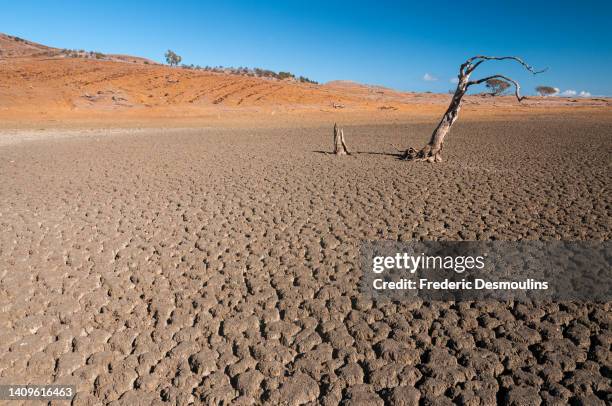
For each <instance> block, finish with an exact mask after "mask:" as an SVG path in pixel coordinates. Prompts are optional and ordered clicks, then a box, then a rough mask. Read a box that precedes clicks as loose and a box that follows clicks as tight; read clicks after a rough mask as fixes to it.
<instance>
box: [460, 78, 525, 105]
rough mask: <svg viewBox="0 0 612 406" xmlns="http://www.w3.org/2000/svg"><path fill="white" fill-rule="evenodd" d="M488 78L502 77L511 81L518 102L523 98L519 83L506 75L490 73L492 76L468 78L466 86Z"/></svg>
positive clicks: (482, 81) (477, 83)
mask: <svg viewBox="0 0 612 406" xmlns="http://www.w3.org/2000/svg"><path fill="white" fill-rule="evenodd" d="M489 79H504V80H506V81H508V82H511V83H512V84H514V94H515V95H516V98H517V100H518V101H519V103H520V102H521V101H522V100H523V99H525V96H521V85H519V84H518V82H517V81H516V80H514V79H512V78H509V77H507V76H504V75H492V76H487V77H486V78H482V79H478V80H470V81H469V82H467V87H470V86H472V85H479V84H481V83H484V82H486V81H487V80H489Z"/></svg>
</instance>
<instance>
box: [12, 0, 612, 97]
mask: <svg viewBox="0 0 612 406" xmlns="http://www.w3.org/2000/svg"><path fill="white" fill-rule="evenodd" d="M545 3H548V4H545ZM611 21H612V2H609V1H589V0H583V1H580V2H577V1H565V0H559V1H538V0H530V1H523V0H516V1H510V0H498V1H477V0H475V1H470V2H461V1H456V0H454V1H428V2H426V1H418V2H409V1H403V2H400V1H376V2H374V1H318V0H312V1H290V0H285V1H274V0H271V1H227V2H224V1H220V0H216V1H211V2H209V1H174V2H170V1H167V2H162V1H154V0H150V1H114V0H106V1H98V2H89V1H61V0H60V1H53V2H51V1H48V2H42V1H28V2H25V1H21V2H18V1H11V2H8V1H7V2H3V4H2V12H1V13H0V32H4V33H7V34H12V35H17V36H20V37H23V38H27V39H30V40H33V41H37V42H41V43H44V44H47V45H51V46H56V47H60V48H76V49H86V50H94V51H99V52H104V53H124V54H132V55H138V56H144V57H149V58H151V59H155V60H158V61H162V60H163V54H164V52H165V51H166V50H167V49H169V48H170V49H173V50H174V51H176V52H177V53H178V54H179V55H181V56H182V57H183V62H184V63H187V64H190V63H193V64H199V65H202V66H204V65H211V66H215V65H224V66H249V67H261V68H267V69H272V70H277V71H278V70H286V71H290V72H293V73H295V74H297V75H304V76H307V77H309V78H311V79H314V80H317V81H319V82H326V81H329V80H334V79H348V80H354V81H358V82H362V83H370V84H380V85H385V86H390V87H393V88H397V89H401V90H411V91H427V90H430V91H434V92H447V91H448V90H449V89H451V88H453V87H454V85H453V84H452V83H451V82H450V79H451V78H452V77H454V76H456V74H457V69H458V66H459V64H460V63H461V62H463V61H464V60H465V59H466V58H467V57H469V56H472V55H474V54H489V55H519V56H522V57H524V58H525V59H526V60H527V61H528V62H529V63H531V64H533V65H534V66H536V67H538V68H540V67H548V68H549V70H548V71H547V72H546V73H544V74H541V75H539V76H538V77H532V76H530V75H529V74H528V73H526V72H524V71H523V70H521V69H520V68H519V67H517V66H514V65H513V64H512V63H510V62H491V63H489V64H488V65H486V66H484V65H483V66H482V67H481V68H479V71H476V73H475V76H474V77H477V76H484V75H487V74H491V73H504V74H507V75H509V76H511V77H513V78H514V79H516V80H518V81H519V82H521V84H522V86H523V88H524V90H525V92H526V93H528V94H529V93H532V92H533V88H534V87H535V86H537V85H540V84H542V85H549V86H553V87H557V88H559V89H560V90H561V91H562V92H563V91H575V92H576V93H577V94H579V93H580V92H581V91H584V92H589V93H591V94H593V95H612V80H610V77H609V75H610V72H612V34H611V31H610V22H611ZM426 75H427V76H426ZM426 79H430V80H426Z"/></svg>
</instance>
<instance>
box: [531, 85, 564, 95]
mask: <svg viewBox="0 0 612 406" xmlns="http://www.w3.org/2000/svg"><path fill="white" fill-rule="evenodd" d="M536 92H538V94H539V95H540V96H552V95H555V94H557V93H559V89H557V88H554V87H551V86H538V87H536Z"/></svg>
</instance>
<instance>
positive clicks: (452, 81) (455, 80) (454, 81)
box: [450, 78, 459, 84]
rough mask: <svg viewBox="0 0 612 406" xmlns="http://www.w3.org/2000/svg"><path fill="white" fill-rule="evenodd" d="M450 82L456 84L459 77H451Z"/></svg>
mask: <svg viewBox="0 0 612 406" xmlns="http://www.w3.org/2000/svg"><path fill="white" fill-rule="evenodd" d="M450 82H451V83H454V84H457V83H459V78H451V79H450Z"/></svg>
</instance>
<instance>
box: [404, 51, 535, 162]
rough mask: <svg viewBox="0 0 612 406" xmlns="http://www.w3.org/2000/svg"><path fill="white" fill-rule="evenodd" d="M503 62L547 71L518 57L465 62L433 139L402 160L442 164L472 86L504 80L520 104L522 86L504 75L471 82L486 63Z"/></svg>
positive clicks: (407, 153) (488, 57)
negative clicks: (446, 139)
mask: <svg viewBox="0 0 612 406" xmlns="http://www.w3.org/2000/svg"><path fill="white" fill-rule="evenodd" d="M491 60H495V61H502V60H513V61H516V62H518V63H520V64H521V65H523V66H524V67H525V69H527V70H528V71H529V72H531V73H533V74H538V73H542V72H544V71H545V70H546V69H544V70H541V71H536V70H534V69H533V67H531V66H530V65H528V64H526V63H525V62H524V61H523V60H522V59H521V58H518V57H516V56H482V55H479V56H474V57H472V58H470V59H468V60H467V61H465V62H464V63H463V64H462V65H461V67H460V68H459V76H458V79H459V82H458V83H457V89H456V90H455V94H454V95H453V99H452V100H451V102H450V105H449V106H448V109H447V110H446V113H444V115H443V116H442V120H440V123H439V124H438V126H437V127H436V129H435V130H434V132H433V134H432V135H431V139H430V140H429V143H428V144H427V145H425V146H424V147H423V148H421V149H420V150H416V149H414V148H408V149H406V150H405V151H404V152H403V155H402V159H405V160H416V161H426V162H441V161H442V145H443V143H444V137H445V136H446V135H447V134H448V132H449V131H450V129H451V126H452V125H453V124H454V123H455V121H456V120H457V117H458V116H459V110H460V109H461V100H462V99H463V96H465V94H466V93H467V91H468V89H469V87H470V86H472V85H479V84H481V83H483V82H486V81H488V80H491V79H502V80H505V81H507V82H510V83H512V84H513V85H514V89H515V92H514V93H515V95H516V98H517V99H518V101H519V102H521V101H522V100H523V99H524V97H523V96H521V94H520V89H521V87H520V85H519V84H518V82H516V81H515V80H514V79H510V78H509V77H507V76H504V75H499V74H498V75H492V76H487V77H486V78H482V79H478V80H470V75H471V74H472V73H473V72H474V70H475V69H476V68H477V67H478V66H479V65H480V64H481V63H483V62H485V61H491Z"/></svg>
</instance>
